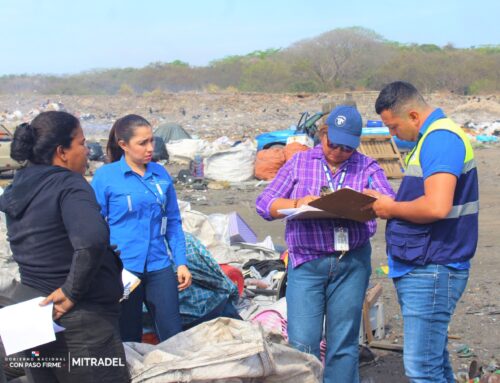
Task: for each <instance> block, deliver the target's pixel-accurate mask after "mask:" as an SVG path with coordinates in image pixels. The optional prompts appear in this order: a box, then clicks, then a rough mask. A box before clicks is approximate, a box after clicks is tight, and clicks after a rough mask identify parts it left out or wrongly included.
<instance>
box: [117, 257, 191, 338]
mask: <svg viewBox="0 0 500 383" xmlns="http://www.w3.org/2000/svg"><path fill="white" fill-rule="evenodd" d="M133 273H134V274H135V275H136V276H138V277H139V278H140V279H141V283H140V284H139V285H138V286H137V288H136V289H135V290H134V291H132V292H131V293H130V296H129V298H128V299H126V300H124V301H123V302H122V304H121V305H122V313H121V316H120V333H121V336H122V340H123V341H124V342H141V339H142V303H143V302H144V303H145V304H146V308H147V309H148V312H149V314H150V315H151V319H152V320H153V325H154V327H155V332H156V335H157V336H158V339H159V340H160V342H163V341H164V340H166V339H168V338H170V337H171V336H174V335H175V334H177V333H179V332H181V331H182V322H181V314H180V312H179V292H178V290H177V286H178V282H177V277H176V275H175V273H174V271H173V268H172V266H169V267H167V268H166V269H161V270H157V271H150V272H146V273H136V272H133Z"/></svg>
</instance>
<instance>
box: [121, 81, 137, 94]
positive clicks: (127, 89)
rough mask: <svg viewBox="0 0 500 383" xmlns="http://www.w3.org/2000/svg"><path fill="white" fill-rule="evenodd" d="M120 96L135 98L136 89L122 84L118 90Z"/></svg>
mask: <svg viewBox="0 0 500 383" xmlns="http://www.w3.org/2000/svg"><path fill="white" fill-rule="evenodd" d="M118 94H119V95H120V96H133V95H134V94H135V92H134V89H132V87H131V86H130V85H128V84H122V85H121V86H120V89H119V90H118Z"/></svg>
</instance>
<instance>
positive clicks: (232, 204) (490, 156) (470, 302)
mask: <svg viewBox="0 0 500 383" xmlns="http://www.w3.org/2000/svg"><path fill="white" fill-rule="evenodd" d="M475 155H476V158H477V161H478V170H479V183H480V204H481V211H480V215H479V222H480V227H479V229H480V234H479V245H478V248H477V252H476V256H475V257H474V259H473V261H472V269H471V274H470V279H469V283H468V286H467V289H466V291H465V293H464V295H463V296H462V299H461V300H460V302H459V304H458V306H457V309H456V312H455V315H454V317H453V320H452V322H451V325H450V330H449V333H450V335H452V338H453V339H450V341H449V342H450V343H449V351H450V355H451V359H452V363H453V366H454V370H455V372H457V371H459V370H462V371H463V370H467V368H468V366H469V363H470V361H471V360H472V359H477V360H478V361H479V362H480V363H483V364H488V362H489V361H490V360H491V359H492V358H496V359H497V360H498V357H500V302H499V299H498V297H499V296H500V279H499V277H498V275H499V273H500V257H499V255H500V253H499V249H500V235H499V233H500V220H499V219H498V217H500V204H499V202H500V198H499V196H500V146H491V147H483V148H476V150H475ZM167 169H169V170H170V172H171V173H172V175H176V174H177V172H178V170H179V169H180V167H179V166H178V165H177V166H174V165H170V166H168V165H167ZM256 184H257V181H255V182H252V183H248V184H244V185H241V186H239V187H233V188H231V189H228V190H207V191H194V190H190V189H182V188H179V189H178V196H179V198H180V199H182V200H186V201H189V202H191V205H192V209H194V210H198V211H201V212H203V213H205V214H211V213H229V212H231V211H237V212H238V213H239V214H240V215H241V216H242V217H243V218H244V219H245V221H246V222H247V223H248V224H249V225H250V226H251V227H252V228H253V229H254V231H255V232H256V233H257V234H258V238H259V240H262V239H264V237H265V236H267V235H271V237H272V238H273V242H274V243H275V244H278V245H284V223H283V222H282V221H279V220H278V221H273V222H267V221H265V220H263V219H261V218H260V216H258V215H257V213H256V212H255V199H256V197H257V196H258V195H259V193H260V192H261V191H262V190H263V188H264V186H263V185H262V186H257V187H256V186H255V185H256ZM393 186H394V188H395V189H397V187H398V186H399V182H398V181H395V182H393ZM384 229H385V221H380V220H379V228H378V231H377V234H376V235H375V236H374V238H373V239H372V248H373V255H372V267H373V270H374V272H373V274H372V278H371V282H372V283H377V282H380V283H381V284H382V286H383V294H382V300H383V303H384V310H385V326H386V341H387V342H389V343H392V344H403V342H404V339H403V333H402V324H403V323H402V316H401V312H400V310H399V305H398V303H397V299H396V294H395V290H394V287H393V285H392V281H391V280H389V279H388V278H387V277H386V276H378V275H377V273H376V272H375V270H376V268H378V267H379V266H382V265H386V264H387V261H386V254H385V241H384V236H383V234H384ZM463 345H467V346H469V347H470V349H471V350H472V351H473V352H474V354H475V355H476V357H475V358H459V357H458V354H457V352H456V351H457V350H458V349H459V348H460V347H462V346H463ZM373 351H375V353H376V354H377V356H378V360H377V362H376V363H374V364H371V365H369V366H366V367H363V368H362V369H361V373H362V376H363V377H365V378H366V379H368V378H371V379H372V380H371V381H370V380H366V382H374V383H376V382H405V381H406V380H405V379H406V378H405V377H404V372H403V364H402V358H401V354H400V353H397V352H387V351H382V350H373Z"/></svg>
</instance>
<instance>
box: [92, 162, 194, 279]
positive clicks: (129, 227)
mask: <svg viewBox="0 0 500 383" xmlns="http://www.w3.org/2000/svg"><path fill="white" fill-rule="evenodd" d="M92 187H93V188H94V191H95V194H96V198H97V202H98V203H99V205H100V206H101V214H102V215H103V216H104V217H105V218H106V219H107V221H108V224H109V227H110V231H111V243H112V244H116V245H118V249H119V250H120V251H121V259H122V261H123V265H124V267H125V268H126V269H127V270H130V271H135V272H138V273H144V272H145V271H155V270H161V269H164V268H166V267H168V266H169V265H170V264H171V260H170V257H169V254H168V250H170V252H171V254H172V255H173V259H174V261H175V264H176V265H177V266H180V265H185V264H186V243H185V238H184V233H183V231H182V221H181V216H180V212H179V206H178V204H177V196H176V193H175V189H174V185H173V182H172V178H171V177H170V175H169V174H168V172H167V171H166V170H165V168H164V167H163V166H161V165H159V164H156V163H154V162H150V163H148V164H147V166H146V172H145V174H144V176H143V177H141V176H140V175H139V174H137V173H135V172H133V171H132V169H131V168H130V166H129V165H128V164H127V162H126V161H125V157H122V158H121V159H120V161H116V162H113V163H111V164H107V165H104V166H102V167H100V168H99V169H97V171H96V173H95V175H94V178H93V180H92ZM165 218H166V232H165V234H164V235H163V234H162V220H165Z"/></svg>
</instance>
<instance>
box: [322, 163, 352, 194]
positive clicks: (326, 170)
mask: <svg viewBox="0 0 500 383" xmlns="http://www.w3.org/2000/svg"><path fill="white" fill-rule="evenodd" d="M323 170H324V171H325V175H326V179H327V180H328V186H329V187H330V190H331V191H332V192H333V191H335V188H334V187H333V181H332V176H331V172H330V169H329V168H328V166H326V164H325V163H324V162H323ZM346 173H347V166H346V167H344V169H343V170H342V173H341V174H340V180H339V182H338V184H337V190H340V189H341V188H342V185H343V184H344V180H345V175H346Z"/></svg>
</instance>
